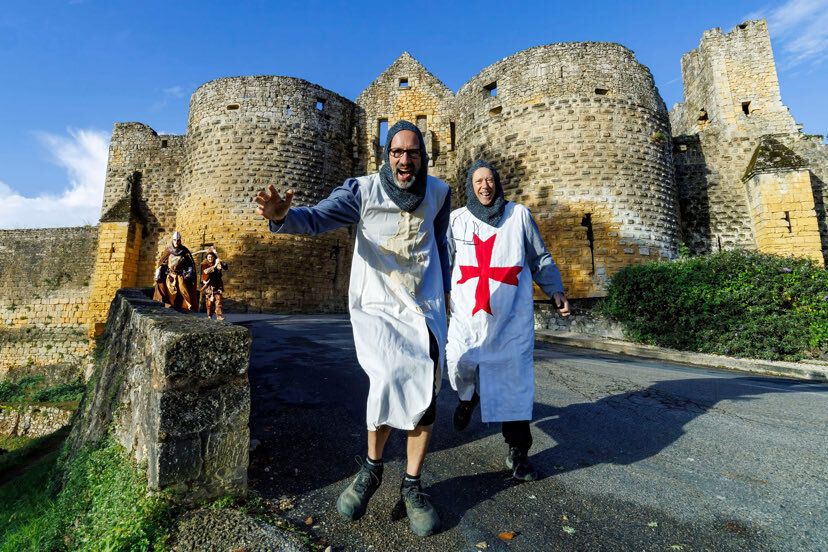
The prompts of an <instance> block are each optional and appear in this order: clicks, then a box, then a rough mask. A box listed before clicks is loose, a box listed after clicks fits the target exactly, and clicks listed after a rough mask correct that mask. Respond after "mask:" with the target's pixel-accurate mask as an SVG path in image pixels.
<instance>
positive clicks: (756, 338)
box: [601, 251, 828, 360]
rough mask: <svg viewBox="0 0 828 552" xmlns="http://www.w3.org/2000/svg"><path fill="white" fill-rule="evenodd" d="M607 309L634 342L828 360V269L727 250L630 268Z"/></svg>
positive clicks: (616, 280)
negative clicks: (827, 270)
mask: <svg viewBox="0 0 828 552" xmlns="http://www.w3.org/2000/svg"><path fill="white" fill-rule="evenodd" d="M601 311H602V312H603V313H604V314H606V315H608V316H609V317H610V318H612V319H614V320H617V321H619V322H621V323H622V324H623V325H624V328H625V333H626V334H627V336H628V337H629V338H631V339H633V340H635V341H639V342H643V343H649V344H652V345H658V346H662V347H671V348H675V349H680V350H686V351H696V352H703V353H714V354H722V355H730V356H739V357H749V358H761V359H770V360H801V359H803V358H828V272H826V270H825V269H824V268H821V267H819V266H817V265H815V264H813V263H812V262H810V261H808V260H804V259H793V258H785V257H777V256H772V255H764V254H760V253H755V252H743V251H728V252H722V253H716V254H712V255H705V256H700V257H690V258H684V259H679V260H677V261H657V262H650V263H645V264H640V265H634V266H629V267H626V268H624V269H623V270H621V271H620V272H618V273H617V274H616V275H615V276H614V277H613V279H612V281H611V282H610V286H609V295H608V297H607V298H606V300H605V301H604V302H603V304H602V306H601Z"/></svg>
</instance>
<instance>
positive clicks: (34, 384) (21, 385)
mask: <svg viewBox="0 0 828 552" xmlns="http://www.w3.org/2000/svg"><path fill="white" fill-rule="evenodd" d="M43 379H44V378H43V376H27V377H25V378H22V379H21V380H20V381H18V382H11V381H2V382H0V403H73V402H78V401H80V399H81V397H82V396H83V391H84V388H85V385H84V384H83V383H81V382H79V381H77V382H73V383H59V384H57V385H52V386H45V385H43Z"/></svg>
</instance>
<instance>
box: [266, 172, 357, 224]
mask: <svg viewBox="0 0 828 552" xmlns="http://www.w3.org/2000/svg"><path fill="white" fill-rule="evenodd" d="M361 207H362V199H361V198H360V195H359V181H358V180H357V179H356V178H351V179H349V180H346V181H345V183H344V184H342V185H341V186H339V187H337V188H334V190H333V191H332V192H331V194H330V195H329V196H328V197H326V198H325V199H323V200H322V201H320V202H319V203H317V204H316V206H314V207H291V208H290V211H288V214H287V217H285V219H284V220H282V221H280V222H275V221H272V220H271V221H270V222H269V223H268V228H270V231H271V232H276V233H279V234H307V235H309V236H315V235H317V234H321V233H322V232H327V231H328V230H335V229H336V228H341V227H343V226H348V225H351V224H356V223H357V222H359V212H360V208H361Z"/></svg>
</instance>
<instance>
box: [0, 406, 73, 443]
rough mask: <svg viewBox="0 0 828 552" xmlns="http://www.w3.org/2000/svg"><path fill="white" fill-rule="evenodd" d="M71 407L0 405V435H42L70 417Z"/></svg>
mask: <svg viewBox="0 0 828 552" xmlns="http://www.w3.org/2000/svg"><path fill="white" fill-rule="evenodd" d="M72 412H74V411H73V410H71V409H65V408H58V407H55V406H37V405H28V406H22V407H15V406H11V405H0V435H3V436H4V437H30V438H35V437H43V436H44V435H49V434H50V433H53V432H55V431H57V430H59V429H60V428H62V427H63V426H65V425H67V424H68V423H69V421H70V420H71V419H72Z"/></svg>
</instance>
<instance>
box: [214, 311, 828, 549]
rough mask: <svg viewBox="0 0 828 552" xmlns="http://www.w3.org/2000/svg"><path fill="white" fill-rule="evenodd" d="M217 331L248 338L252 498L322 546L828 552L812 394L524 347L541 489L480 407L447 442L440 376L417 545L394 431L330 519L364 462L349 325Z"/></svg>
mask: <svg viewBox="0 0 828 552" xmlns="http://www.w3.org/2000/svg"><path fill="white" fill-rule="evenodd" d="M230 321H231V322H235V323H240V324H243V325H245V326H246V327H248V328H249V329H250V330H251V331H252V333H253V336H254V341H253V352H252V355H251V365H250V382H251V389H252V413H251V421H250V425H251V434H252V439H254V441H253V445H254V446H255V449H254V450H253V451H252V452H251V465H250V472H249V476H250V486H251V488H252V489H254V490H255V491H256V492H258V493H259V494H261V495H262V496H263V497H264V498H265V499H267V500H268V501H270V503H271V504H273V505H274V507H276V505H278V507H279V508H281V510H282V511H283V514H284V516H285V517H286V518H287V519H289V520H292V521H294V522H295V523H296V524H297V525H298V526H300V527H304V528H305V530H306V531H307V532H308V533H309V534H310V535H312V536H313V537H314V538H315V539H317V542H321V543H322V544H323V545H324V544H330V545H331V546H332V548H333V549H334V550H439V551H441V552H446V551H450V550H479V549H485V550H527V551H528V550H532V551H535V550H596V551H599V550H607V551H625V550H631V551H632V550H636V551H649V550H666V551H684V552H686V551H697V550H700V551H701V550H717V551H718V550H721V551H730V550H734V551H763V550H797V551H799V550H803V551H826V550H828V467H826V463H828V462H827V461H828V385H825V384H816V383H806V382H801V381H793V380H786V379H781V378H770V377H758V376H748V375H740V374H738V373H733V372H724V371H716V370H710V369H703V368H695V367H689V366H684V365H681V364H676V363H669V362H663V361H651V360H644V359H639V358H632V357H624V356H621V355H615V354H610V353H602V352H598V351H591V350H586V349H575V348H568V347H564V346H558V345H547V344H541V343H538V344H537V347H536V352H535V367H536V386H537V396H536V402H535V414H534V422H533V424H532V432H533V436H534V439H535V444H534V446H533V447H532V450H531V451H530V460H531V461H532V462H533V463H534V464H535V466H536V467H538V468H539V471H540V472H541V474H542V478H541V479H540V480H539V481H536V482H531V483H517V482H513V481H512V480H511V479H510V477H509V473H508V472H507V471H506V469H505V467H504V466H503V458H504V456H505V453H506V447H505V445H504V443H503V441H502V437H501V435H500V427H499V424H488V425H484V424H482V423H481V422H480V417H479V411H478V412H476V413H475V415H474V417H473V418H472V423H471V425H470V427H469V428H468V429H467V430H466V431H465V432H463V433H457V432H455V431H454V429H453V428H452V425H451V417H452V413H453V411H454V407H455V406H456V404H457V403H456V396H455V395H454V394H453V392H452V390H451V388H450V387H449V386H448V384H447V382H446V381H445V380H444V382H443V391H442V392H441V394H440V396H439V398H438V416H437V422H436V425H435V430H434V438H433V440H432V444H431V447H430V451H431V452H430V453H429V455H428V457H427V459H426V464H425V468H424V472H423V482H424V490H425V492H427V493H428V494H429V495H430V496H431V499H432V502H433V503H434V504H435V506H436V507H437V509H438V511H439V512H440V514H441V518H442V522H443V530H442V532H441V533H439V534H437V535H434V536H432V537H427V538H419V537H416V536H414V535H413V534H412V533H411V532H410V530H409V528H408V521H407V519H406V518H405V517H404V516H403V514H402V509H401V508H400V505H399V503H398V498H399V481H400V476H401V474H402V471H403V467H404V464H403V460H404V456H405V448H404V445H405V440H404V434H403V432H394V433H393V434H392V437H391V439H390V440H389V443H388V446H387V448H386V451H385V462H386V467H385V475H384V479H383V484H382V486H381V488H380V489H379V491H378V492H377V494H376V495H374V497H373V499H372V500H371V503H370V504H369V506H368V512H367V513H366V515H365V516H364V517H363V518H362V519H360V520H359V521H357V522H351V521H347V520H343V519H341V518H340V517H339V515H338V514H337V512H336V508H335V501H336V497H337V496H338V494H339V492H340V491H341V490H342V489H343V488H344V487H345V486H346V485H347V484H348V482H349V481H350V478H351V477H352V476H353V475H354V473H355V472H356V470H357V464H356V462H355V461H354V457H360V456H362V455H364V454H365V431H366V430H365V421H364V420H365V418H364V417H365V412H364V408H365V399H366V396H367V386H368V380H367V377H366V376H365V375H364V374H363V373H362V371H361V369H360V368H359V365H358V364H357V362H356V356H355V353H354V349H353V340H352V334H351V327H350V324H349V323H348V320H347V317H345V316H338V315H320V316H271V315H231V317H230ZM502 532H512V533H514V538H512V539H511V540H503V539H501V538H499V536H498V535H499V534H500V533H502ZM484 546H485V548H483V547H484Z"/></svg>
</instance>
